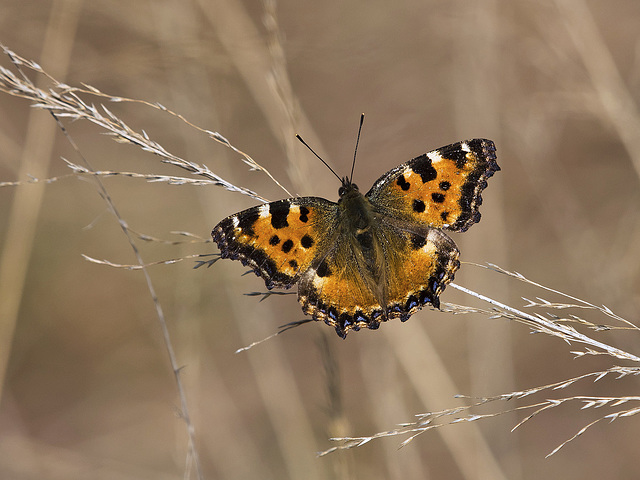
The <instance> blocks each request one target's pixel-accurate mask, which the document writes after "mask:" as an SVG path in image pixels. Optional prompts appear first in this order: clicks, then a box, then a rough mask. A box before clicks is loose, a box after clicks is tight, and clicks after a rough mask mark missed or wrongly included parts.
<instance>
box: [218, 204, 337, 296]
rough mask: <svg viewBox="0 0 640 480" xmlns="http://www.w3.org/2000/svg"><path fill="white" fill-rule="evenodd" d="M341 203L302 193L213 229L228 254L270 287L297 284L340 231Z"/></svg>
mask: <svg viewBox="0 0 640 480" xmlns="http://www.w3.org/2000/svg"><path fill="white" fill-rule="evenodd" d="M336 209H337V205H336V204H335V203H333V202H330V201H329V200H325V199H323V198H317V197H300V198H290V199H286V200H279V201H277V202H272V203H268V204H265V205H260V206H257V207H253V208H249V209H247V210H244V211H242V212H240V213H236V214H235V215H231V216H229V217H227V218H225V219H224V220H222V221H221V222H220V223H218V225H216V226H215V228H214V229H213V231H212V232H211V236H212V237H213V241H214V242H216V243H217V244H218V248H219V249H220V253H221V256H222V258H231V259H233V260H240V261H241V262H242V264H243V265H248V266H249V267H251V268H252V269H253V271H254V272H255V274H256V275H258V276H260V277H262V278H263V279H264V282H265V284H266V286H267V288H269V289H271V288H273V287H284V288H290V287H291V286H292V285H294V284H295V283H296V282H297V281H298V279H299V278H300V275H301V273H302V272H304V271H305V270H307V269H308V268H309V266H310V265H311V264H312V262H313V259H314V258H315V257H316V256H317V255H318V251H319V250H322V248H323V246H324V245H325V244H326V243H327V242H328V241H329V240H330V232H332V231H335V228H334V227H333V223H335V221H336Z"/></svg>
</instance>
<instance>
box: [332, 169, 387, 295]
mask: <svg viewBox="0 0 640 480" xmlns="http://www.w3.org/2000/svg"><path fill="white" fill-rule="evenodd" d="M339 194H340V199H339V200H338V219H339V223H340V227H341V231H342V238H344V239H345V240H346V242H344V243H343V246H342V247H341V248H349V249H350V252H349V253H347V252H344V253H345V256H344V257H343V258H351V259H352V261H353V260H355V261H356V263H357V270H359V271H360V274H361V275H364V276H366V277H368V278H369V280H370V281H372V283H374V284H377V283H378V282H379V280H380V273H381V271H382V268H383V267H384V264H383V260H384V259H383V255H382V249H381V246H380V242H379V239H378V238H376V235H375V231H376V228H375V221H376V220H375V214H374V209H373V205H372V204H371V202H370V201H369V199H368V198H367V197H366V196H364V195H363V194H362V193H360V191H359V190H358V186H357V185H356V184H354V183H351V182H349V181H348V180H344V181H343V184H342V187H341V188H340V191H339ZM338 248H340V247H338Z"/></svg>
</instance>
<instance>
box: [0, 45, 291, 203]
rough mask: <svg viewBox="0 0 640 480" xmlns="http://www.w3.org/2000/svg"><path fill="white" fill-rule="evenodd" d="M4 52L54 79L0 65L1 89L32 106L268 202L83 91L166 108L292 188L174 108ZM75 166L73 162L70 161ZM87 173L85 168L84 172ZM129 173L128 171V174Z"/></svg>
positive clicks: (25, 65)
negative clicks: (76, 83) (66, 80)
mask: <svg viewBox="0 0 640 480" xmlns="http://www.w3.org/2000/svg"><path fill="white" fill-rule="evenodd" d="M2 49H3V51H4V53H5V54H6V55H7V56H8V57H9V58H10V59H11V61H12V62H13V64H14V65H15V66H16V67H24V68H27V69H29V70H31V71H33V72H35V73H38V74H41V75H44V76H45V77H46V78H47V79H49V81H50V82H51V83H52V87H51V88H49V89H48V90H44V89H40V88H38V87H36V85H35V84H34V83H33V82H32V81H31V80H30V79H29V78H28V77H27V76H26V75H24V74H22V73H21V74H20V75H15V74H14V73H13V72H11V71H10V70H8V69H6V68H4V67H0V91H4V92H5V93H8V94H9V95H13V96H15V97H20V98H24V99H26V100H29V101H31V102H32V103H33V106H35V107H37V108H42V109H45V110H48V111H50V112H51V113H53V114H55V115H56V117H58V118H69V119H71V120H80V119H83V120H88V121H90V122H91V123H94V124H95V125H98V126H99V127H102V128H104V129H105V130H106V131H107V133H108V134H110V135H113V136H114V139H115V140H117V141H120V142H124V143H131V144H134V145H137V146H138V147H140V148H141V149H142V150H143V151H146V152H150V153H153V154H155V155H157V156H159V157H160V158H161V159H162V162H163V163H168V164H171V165H174V166H176V167H179V168H181V169H183V170H186V171H188V172H190V173H191V174H193V175H196V176H200V177H204V178H205V179H207V180H208V182H209V184H213V185H216V186H220V187H223V188H225V189H227V190H229V191H232V192H237V193H242V194H243V195H247V196H249V197H251V198H254V199H256V200H259V201H261V202H266V201H267V200H266V199H265V198H263V197H261V196H260V195H258V194H257V193H255V192H253V191H251V190H249V189H246V188H244V187H238V186H236V185H233V184H232V183H230V182H228V181H226V180H224V179H223V178H221V177H220V176H218V175H216V174H215V173H213V172H212V171H211V170H209V168H208V167H207V166H206V165H202V164H198V163H195V162H191V161H188V160H185V159H183V158H180V157H178V156H177V155H174V154H172V153H170V152H168V151H167V150H165V149H164V148H163V147H162V146H161V145H160V144H159V143H157V142H154V141H153V140H151V139H150V138H149V136H148V135H147V133H146V132H144V131H142V132H136V131H134V130H133V129H131V128H130V127H129V126H128V125H127V124H126V123H125V122H124V121H123V120H121V119H119V118H118V117H117V116H116V115H115V114H114V113H112V112H111V111H110V110H109V109H108V108H107V107H105V106H104V105H100V107H96V106H95V105H93V104H89V103H87V102H85V101H84V100H83V99H82V97H81V96H82V95H92V96H98V97H100V98H104V99H107V100H109V101H112V102H133V103H140V104H143V105H146V106H148V107H152V108H155V109H158V110H161V111H163V112H166V113H168V114H170V115H172V116H174V117H176V118H179V119H180V120H182V121H183V122H185V123H186V124H187V125H189V126H190V127H193V128H195V129H197V130H199V131H201V132H203V133H206V134H207V135H208V136H209V137H210V138H211V139H213V140H215V141H216V142H218V143H220V144H222V145H224V146H226V147H227V148H230V149H232V150H233V151H234V152H236V153H238V154H240V155H241V156H242V159H243V162H244V163H245V164H247V165H248V166H249V167H250V169H251V170H257V171H261V172H263V173H265V174H266V175H267V176H268V177H269V178H270V179H271V180H273V181H274V182H276V184H277V185H278V186H280V187H281V188H282V189H283V190H284V191H285V192H286V193H287V194H288V195H289V196H291V195H290V194H289V192H288V191H287V190H286V189H285V188H284V187H282V185H280V183H278V182H277V181H276V180H275V179H274V178H273V176H272V175H271V174H270V173H269V172H268V171H267V170H266V169H265V168H264V167H262V166H261V165H259V164H258V163H257V162H255V161H254V160H253V159H252V158H251V157H250V156H249V155H247V154H245V153H244V152H242V151H241V150H239V149H238V148H236V147H235V146H233V145H232V144H231V142H229V140H227V139H226V138H225V137H224V136H222V135H220V134H219V133H217V132H212V131H210V130H205V129H202V128H200V127H197V126H195V125H194V124H192V123H190V122H189V121H188V120H186V119H185V118H184V117H182V116H181V115H179V114H176V113H174V112H172V111H171V110H169V109H167V108H165V107H164V106H162V105H160V104H157V103H149V102H145V101H142V100H131V99H126V98H123V97H114V96H111V95H107V94H105V93H102V92H100V91H99V90H98V89H96V88H94V87H90V86H87V85H85V88H77V87H71V86H69V85H66V84H63V83H61V82H58V81H56V80H55V79H54V78H53V77H51V76H50V75H48V74H47V73H46V72H45V71H44V70H43V69H42V68H41V67H40V66H39V65H38V64H37V63H35V62H32V61H29V60H26V59H24V58H22V57H20V56H19V55H16V54H15V53H14V52H12V51H11V50H10V49H8V48H7V47H5V46H2ZM70 166H71V167H73V164H70ZM82 173H86V172H82ZM125 175H126V174H125Z"/></svg>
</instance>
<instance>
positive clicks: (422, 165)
mask: <svg viewBox="0 0 640 480" xmlns="http://www.w3.org/2000/svg"><path fill="white" fill-rule="evenodd" d="M410 165H411V170H413V172H414V173H416V174H418V175H420V178H421V179H422V183H427V182H430V181H432V180H435V179H436V178H437V176H438V172H437V171H436V169H435V168H433V165H431V159H430V158H429V157H427V155H426V154H424V155H420V156H419V157H416V158H414V159H413V160H411V162H410Z"/></svg>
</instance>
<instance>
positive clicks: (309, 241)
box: [300, 235, 314, 248]
mask: <svg viewBox="0 0 640 480" xmlns="http://www.w3.org/2000/svg"><path fill="white" fill-rule="evenodd" d="M313 243H314V242H313V238H311V237H310V236H309V235H305V236H304V237H302V238H301V239H300V245H302V246H303V248H311V247H312V246H313Z"/></svg>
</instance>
